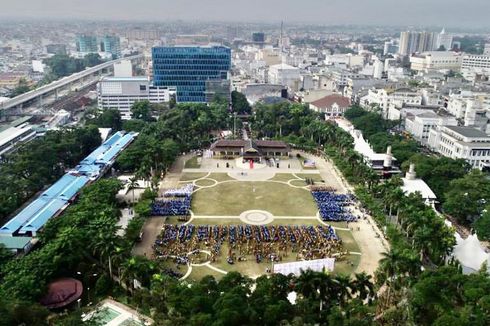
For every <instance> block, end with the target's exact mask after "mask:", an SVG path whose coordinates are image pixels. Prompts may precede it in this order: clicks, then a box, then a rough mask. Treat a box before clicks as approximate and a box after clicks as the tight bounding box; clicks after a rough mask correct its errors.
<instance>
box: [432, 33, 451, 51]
mask: <svg viewBox="0 0 490 326" xmlns="http://www.w3.org/2000/svg"><path fill="white" fill-rule="evenodd" d="M452 45H453V36H452V35H451V34H447V33H446V30H445V29H444V28H443V29H442V31H441V32H440V33H439V35H438V36H437V45H436V48H437V49H439V48H441V47H444V50H446V51H449V50H451V49H452Z"/></svg>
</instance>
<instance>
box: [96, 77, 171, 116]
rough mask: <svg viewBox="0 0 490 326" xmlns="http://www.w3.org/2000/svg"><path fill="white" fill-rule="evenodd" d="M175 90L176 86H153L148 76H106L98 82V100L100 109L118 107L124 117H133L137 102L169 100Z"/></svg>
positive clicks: (162, 101)
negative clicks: (133, 108)
mask: <svg viewBox="0 0 490 326" xmlns="http://www.w3.org/2000/svg"><path fill="white" fill-rule="evenodd" d="M175 92H176V88H175V87H166V86H153V85H152V84H151V83H150V81H149V79H148V78H147V77H125V78H123V77H104V78H102V79H101V80H100V82H99V83H98V84H97V102H98V106H99V108H100V109H117V110H119V112H120V113H121V117H122V118H123V119H131V107H132V105H133V104H134V103H135V102H137V101H145V100H147V101H149V102H150V103H164V102H169V101H170V99H171V98H172V96H174V95H175Z"/></svg>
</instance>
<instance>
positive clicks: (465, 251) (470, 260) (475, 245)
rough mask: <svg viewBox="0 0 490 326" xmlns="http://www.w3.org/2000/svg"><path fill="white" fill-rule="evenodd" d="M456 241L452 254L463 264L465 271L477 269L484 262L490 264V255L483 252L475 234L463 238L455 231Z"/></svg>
mask: <svg viewBox="0 0 490 326" xmlns="http://www.w3.org/2000/svg"><path fill="white" fill-rule="evenodd" d="M456 242H457V244H456V246H454V251H453V255H454V257H455V258H456V259H457V260H459V262H460V263H461V265H463V267H464V269H465V272H473V271H477V270H479V269H480V268H481V266H482V264H483V263H484V262H487V264H488V266H490V255H489V254H488V253H487V252H485V250H484V249H483V247H482V245H481V244H480V241H479V240H478V237H477V236H476V234H473V235H470V236H469V237H468V238H466V239H463V238H461V237H460V236H459V234H458V233H456ZM468 269H470V270H468Z"/></svg>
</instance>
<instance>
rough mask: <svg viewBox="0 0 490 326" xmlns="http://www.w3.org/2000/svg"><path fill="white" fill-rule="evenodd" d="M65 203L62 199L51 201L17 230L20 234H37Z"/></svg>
mask: <svg viewBox="0 0 490 326" xmlns="http://www.w3.org/2000/svg"><path fill="white" fill-rule="evenodd" d="M66 204H67V201H65V200H63V199H58V198H56V199H51V200H50V201H48V202H47V203H46V205H45V206H44V207H43V208H42V209H41V210H40V211H38V212H36V213H35V214H34V215H33V216H32V217H31V218H30V219H29V221H27V223H26V224H25V225H24V226H23V227H22V228H21V229H20V230H19V233H20V234H25V233H27V232H37V231H38V230H39V229H41V228H42V227H43V226H44V224H46V222H47V221H48V220H49V219H50V218H52V217H53V216H55V215H56V213H58V212H59V211H60V210H61V209H62V208H63V207H64V206H65V205H66Z"/></svg>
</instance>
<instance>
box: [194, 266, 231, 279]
mask: <svg viewBox="0 0 490 326" xmlns="http://www.w3.org/2000/svg"><path fill="white" fill-rule="evenodd" d="M207 275H211V276H214V278H215V279H217V280H219V279H221V278H222V277H223V276H224V275H225V274H222V273H219V272H217V271H215V270H214V269H211V268H209V267H207V266H192V272H191V274H190V275H189V277H187V278H186V281H191V282H199V281H200V280H201V279H202V278H203V277H204V276H207Z"/></svg>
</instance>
